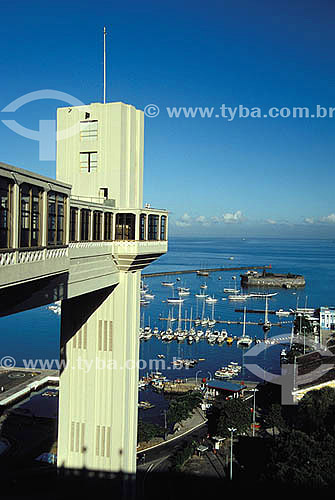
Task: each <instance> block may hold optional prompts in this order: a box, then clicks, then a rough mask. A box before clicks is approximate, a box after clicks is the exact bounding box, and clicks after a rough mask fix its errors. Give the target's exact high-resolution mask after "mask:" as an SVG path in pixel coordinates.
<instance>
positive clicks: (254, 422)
mask: <svg viewBox="0 0 335 500" xmlns="http://www.w3.org/2000/svg"><path fill="white" fill-rule="evenodd" d="M250 391H252V392H253V393H254V408H253V412H252V437H255V424H256V392H257V391H258V389H256V388H255V389H250Z"/></svg>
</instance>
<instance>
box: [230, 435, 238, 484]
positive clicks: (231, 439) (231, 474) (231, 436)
mask: <svg viewBox="0 0 335 500" xmlns="http://www.w3.org/2000/svg"><path fill="white" fill-rule="evenodd" d="M228 431H229V432H230V480H232V479H233V433H234V432H235V431H237V429H235V428H234V427H228Z"/></svg>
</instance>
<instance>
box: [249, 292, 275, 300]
mask: <svg viewBox="0 0 335 500" xmlns="http://www.w3.org/2000/svg"><path fill="white" fill-rule="evenodd" d="M275 295H278V292H276V293H261V292H250V293H249V297H253V298H260V299H265V298H266V297H274V296H275Z"/></svg>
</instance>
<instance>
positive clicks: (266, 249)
mask: <svg viewBox="0 0 335 500" xmlns="http://www.w3.org/2000/svg"><path fill="white" fill-rule="evenodd" d="M334 256H335V242H334V241H333V240H315V239H313V240H312V239H311V240H307V239H304V240H301V239H270V238H246V239H241V238H206V239H203V238H201V239H200V238H171V239H170V241H169V252H168V253H167V254H166V255H164V256H163V257H161V258H160V259H159V260H158V261H157V262H155V263H154V264H152V265H151V266H150V267H148V268H147V269H146V270H145V272H162V271H175V270H180V269H195V268H199V267H200V268H201V267H202V268H217V267H239V266H250V265H268V264H271V266H272V270H273V271H274V272H284V273H287V272H291V273H297V274H303V275H304V276H305V279H306V287H305V288H304V289H302V290H282V289H279V290H278V289H273V290H268V289H267V290H268V291H269V292H271V291H273V292H279V293H278V295H276V296H275V297H273V298H271V299H269V309H271V310H277V309H280V308H283V309H285V310H286V309H288V308H295V307H296V306H297V305H298V306H301V307H303V306H305V305H307V306H309V307H319V306H320V305H329V306H331V305H335V296H334V295H335V294H334V283H335V259H334ZM230 257H234V259H233V260H231V259H230ZM233 276H236V277H237V280H236V283H237V286H238V285H239V272H238V271H226V272H217V273H212V274H211V275H210V277H209V278H204V277H198V276H196V275H194V274H189V275H188V274H186V275H180V281H176V276H172V277H169V278H166V280H169V281H174V282H175V283H176V286H175V288H176V287H177V286H185V287H190V289H191V295H190V296H189V298H186V299H185V301H184V304H183V307H182V314H181V315H182V317H183V318H185V317H187V318H190V316H191V314H192V318H195V317H197V316H201V315H202V307H203V306H202V299H200V300H199V299H196V298H195V297H194V294H195V293H199V290H200V285H201V284H203V283H204V282H206V283H207V286H208V288H207V292H206V293H208V294H210V295H214V296H215V297H217V298H218V299H219V300H218V302H217V303H216V304H215V306H214V311H213V309H212V306H210V305H208V304H207V305H206V309H205V311H204V314H205V316H206V317H207V316H209V317H211V316H212V315H214V317H215V319H221V320H240V319H243V313H238V312H235V309H237V308H239V309H241V308H243V306H244V303H241V304H240V303H237V302H230V301H228V300H225V301H223V300H222V297H226V296H227V295H226V294H224V292H223V289H224V288H227V287H229V288H231V287H233V286H234V281H233V279H232V277H233ZM219 278H221V279H219ZM164 280H165V278H164V277H154V278H147V279H145V282H146V284H147V285H148V288H149V291H150V292H151V293H152V294H154V295H155V298H154V299H153V300H152V301H151V303H150V304H149V305H148V306H144V307H142V308H141V325H142V326H146V325H149V324H150V326H151V327H154V326H158V327H159V328H160V329H164V330H165V329H166V321H162V320H161V319H160V318H162V317H168V314H169V312H170V313H171V314H173V316H174V317H178V306H174V307H173V308H171V305H170V304H168V303H167V302H166V298H167V297H169V296H171V292H172V291H171V289H170V287H163V286H162V285H161V282H162V281H164ZM262 291H263V292H264V291H265V290H262ZM175 293H177V292H175ZM246 305H247V307H248V308H255V309H264V307H265V303H264V300H263V299H249V300H248V301H247V302H246ZM262 319H264V314H251V313H250V314H248V316H247V321H248V320H249V321H259V320H262ZM270 320H273V321H276V322H277V321H279V320H278V317H277V316H275V315H273V316H272V315H271V316H270ZM284 321H287V318H283V319H282V322H284ZM174 324H175V325H176V326H177V322H175V323H174ZM59 326H60V318H59V316H57V315H55V314H54V313H53V312H52V311H50V310H48V309H47V308H46V307H43V308H37V309H34V310H31V311H27V312H24V313H20V314H17V315H14V316H10V317H6V318H1V319H0V332H1V333H0V335H1V352H0V358H3V357H4V356H11V357H13V358H14V359H15V361H16V364H17V366H23V359H39V358H40V359H42V360H45V359H49V360H52V359H58V356H59V354H58V353H59ZM176 326H175V327H176ZM182 326H183V327H184V324H183V325H182ZM221 328H226V329H227V330H228V333H229V334H231V335H233V336H234V335H237V336H239V335H241V334H242V326H241V325H219V329H221ZM290 330H291V323H287V324H285V325H284V326H283V327H281V328H279V327H273V328H271V331H270V332H269V334H268V336H269V337H271V336H274V335H282V334H284V333H289V332H290ZM246 333H247V334H249V335H250V336H252V337H254V336H256V337H257V338H259V339H262V338H263V336H264V334H263V330H262V327H261V326H258V325H249V326H247V331H246ZM281 347H282V346H274V347H271V348H270V349H267V351H266V355H263V357H262V359H259V360H258V363H259V364H260V365H261V364H263V366H264V367H265V368H266V369H267V370H268V371H270V372H272V373H279V352H280V350H281ZM158 354H163V355H164V356H165V359H164V361H165V363H166V365H165V369H161V370H160V371H162V372H163V373H164V374H165V375H166V376H167V377H168V378H176V377H180V376H181V377H196V376H197V377H208V376H210V375H212V374H213V373H214V371H215V370H216V369H217V368H219V367H221V366H223V365H225V364H227V363H228V362H230V361H237V362H239V363H240V364H241V365H242V366H243V364H244V358H245V356H246V350H245V349H242V348H239V347H237V345H236V343H234V344H233V345H232V346H228V345H227V344H225V343H224V344H223V345H222V346H218V345H213V346H210V345H208V344H207V342H206V341H205V340H201V341H200V342H198V343H193V344H191V345H188V344H187V343H186V341H184V342H183V343H182V344H178V343H177V342H176V341H173V342H172V343H169V344H164V343H163V342H161V341H160V340H159V339H156V338H154V337H152V338H151V339H150V340H148V341H144V342H141V346H140V358H141V359H143V360H144V361H145V362H149V360H150V359H157V355H158ZM174 357H183V358H205V361H202V362H199V363H198V365H196V367H195V368H193V369H189V370H172V365H171V361H172V359H173V358H174ZM55 368H56V366H55ZM147 371H150V370H148V368H147V367H146V368H144V369H143V370H141V375H144V374H145V373H146V372H147ZM241 378H243V379H245V380H248V379H255V376H254V375H253V374H251V373H249V372H248V371H247V370H246V369H244V368H243V371H242V374H241ZM142 399H148V398H146V397H142ZM150 411H151V410H148V411H147V412H146V414H147V415H149V412H150ZM153 411H154V410H153Z"/></svg>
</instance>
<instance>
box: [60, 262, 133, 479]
mask: <svg viewBox="0 0 335 500" xmlns="http://www.w3.org/2000/svg"><path fill="white" fill-rule="evenodd" d="M139 289H140V272H139V271H136V272H122V271H120V275H119V283H118V284H117V285H116V286H115V287H111V288H105V289H103V290H99V291H96V292H92V293H89V294H85V295H81V296H80V297H75V298H73V299H69V300H63V301H62V316H61V362H62V371H61V374H60V390H59V430H58V467H61V466H64V467H66V468H83V467H85V468H86V469H88V470H95V471H112V472H113V471H115V472H118V471H120V470H121V471H122V472H125V473H130V474H135V472H136V446H137V414H138V373H139V372H138V357H139V335H138V332H139V326H140V324H139V323H140V311H139V307H140V306H139Z"/></svg>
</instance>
